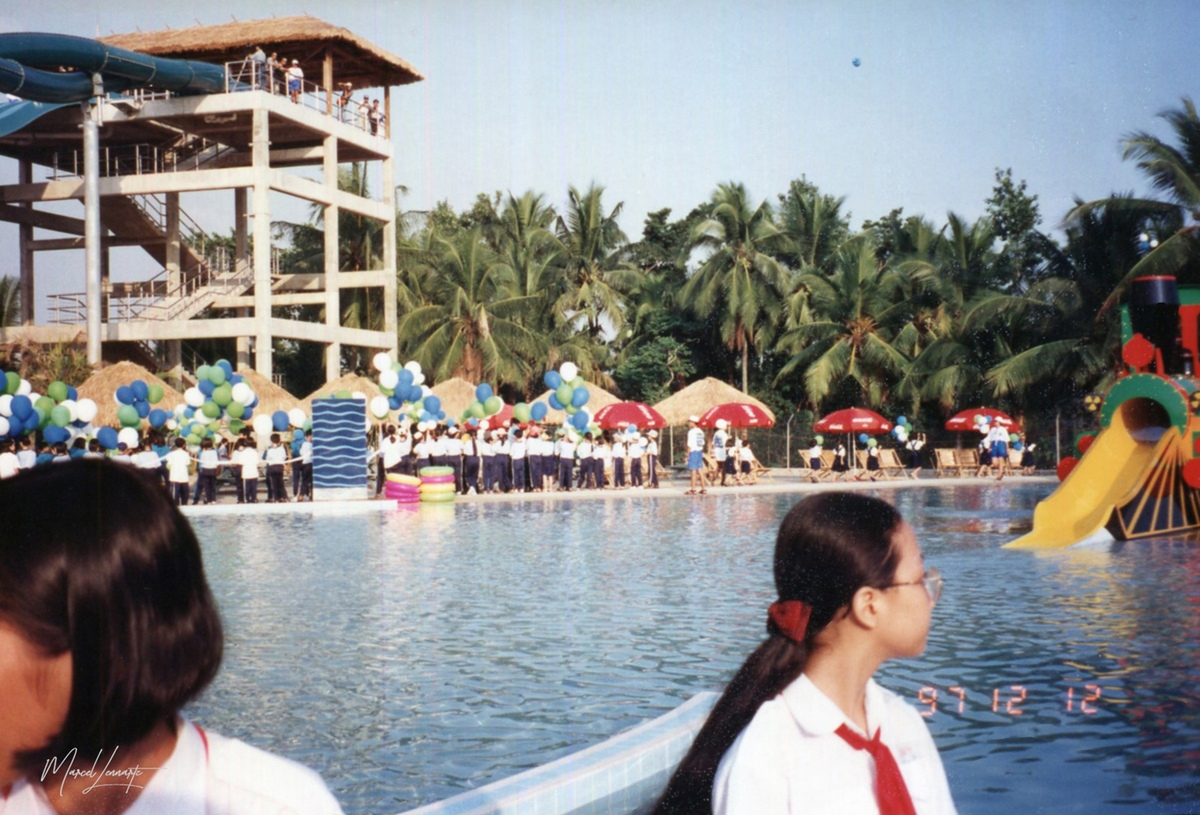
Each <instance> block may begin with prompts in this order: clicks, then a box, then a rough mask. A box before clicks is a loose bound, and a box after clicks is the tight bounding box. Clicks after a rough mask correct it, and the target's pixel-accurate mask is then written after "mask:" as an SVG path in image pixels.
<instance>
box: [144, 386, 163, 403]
mask: <svg viewBox="0 0 1200 815" xmlns="http://www.w3.org/2000/svg"><path fill="white" fill-rule="evenodd" d="M149 391H150V393H148V394H146V401H147V402H149V403H150V404H152V405H156V404H158V403H159V402H161V401H162V398H163V389H162V385H151V386H150V388H149Z"/></svg>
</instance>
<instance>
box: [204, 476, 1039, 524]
mask: <svg viewBox="0 0 1200 815" xmlns="http://www.w3.org/2000/svg"><path fill="white" fill-rule="evenodd" d="M804 472H805V471H804V470H800V469H797V470H791V471H789V470H783V469H779V470H772V471H771V477H770V478H769V479H764V480H760V481H759V483H757V484H753V485H747V486H742V487H732V486H729V487H709V488H708V494H707V495H688V494H687V489H688V480H687V473H686V472H684V473H683V474H681V475H674V476H673V477H672V480H673V482H674V483H673V485H668V484H666V483H664V484H663V485H662V486H661V487H660V488H659V489H655V490H651V489H632V488H631V489H625V490H613V489H605V490H576V489H572V490H571V491H570V492H511V493H499V494H491V495H467V496H460V497H459V498H458V499H456V501H455V502H454V504H439V505H437V506H443V507H444V506H453V505H455V504H493V503H496V504H520V503H538V504H542V503H544V502H546V501H597V500H609V501H637V500H640V499H643V498H656V499H657V498H671V499H680V500H689V501H709V500H713V499H720V498H725V497H729V496H738V495H774V494H778V493H807V492H817V491H822V490H889V489H907V488H912V489H922V488H925V487H962V486H975V487H993V488H995V489H1003V488H1005V487H1007V486H1010V485H1012V484H1057V483H1058V478H1057V477H1055V476H1054V475H1053V474H1051V473H1048V472H1047V473H1045V474H1039V475H1032V476H1026V475H1016V476H1011V475H1010V476H1007V477H1006V478H1005V479H1004V480H1003V481H996V479H994V478H974V477H971V478H937V477H936V476H935V475H934V474H933V472H932V471H930V472H929V474H928V477H926V476H925V474H924V473H922V474H921V477H919V478H917V479H911V478H903V479H893V480H890V481H884V480H879V481H868V480H863V481H855V480H853V479H850V480H848V481H824V482H820V483H816V484H814V483H813V482H811V481H809V480H808V479H807V478H805V477H804V476H803V473H804ZM259 494H260V495H261V494H262V492H261V489H260V493H259ZM365 494H366V491H365V490H364V495H365ZM410 506H411V505H410ZM395 507H396V502H395V501H390V500H386V499H383V498H381V499H380V500H377V501H376V500H366V499H364V500H361V501H345V500H342V501H317V502H315V503H308V502H302V503H295V502H293V503H287V504H266V503H259V504H238V503H237V502H236V500H235V499H234V497H233V495H232V494H221V495H219V496H218V498H217V502H216V503H215V504H211V505H208V506H203V505H201V506H187V507H184V508H183V511H184V514H185V515H226V514H232V513H239V514H240V513H246V514H255V515H267V514H277V513H294V512H305V513H313V514H341V513H356V512H373V511H384V510H390V509H395Z"/></svg>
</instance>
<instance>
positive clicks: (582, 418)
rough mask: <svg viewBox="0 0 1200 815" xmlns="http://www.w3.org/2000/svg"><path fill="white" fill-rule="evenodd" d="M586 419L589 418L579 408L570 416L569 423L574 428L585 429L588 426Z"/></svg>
mask: <svg viewBox="0 0 1200 815" xmlns="http://www.w3.org/2000/svg"><path fill="white" fill-rule="evenodd" d="M588 419H589V416H588V415H587V414H586V413H584V412H583V411H582V410H581V411H579V412H578V413H576V414H575V415H574V416H572V417H571V419H570V421H571V425H572V426H573V427H574V428H575V429H576V430H586V429H587V426H588Z"/></svg>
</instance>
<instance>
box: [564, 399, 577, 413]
mask: <svg viewBox="0 0 1200 815" xmlns="http://www.w3.org/2000/svg"><path fill="white" fill-rule="evenodd" d="M563 410H565V411H566V412H567V415H568V416H574V415H575V414H576V413H578V412H579V408H577V407H575V406H574V405H572V404H571V403H570V402H568V403H567V404H565V405H563Z"/></svg>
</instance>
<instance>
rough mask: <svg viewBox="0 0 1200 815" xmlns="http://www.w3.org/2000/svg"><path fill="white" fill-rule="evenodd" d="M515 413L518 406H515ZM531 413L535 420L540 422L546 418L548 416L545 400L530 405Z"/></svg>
mask: <svg viewBox="0 0 1200 815" xmlns="http://www.w3.org/2000/svg"><path fill="white" fill-rule="evenodd" d="M513 413H514V415H515V414H516V408H513ZM529 415H530V417H531V418H532V419H533V420H534V421H535V422H540V421H541V420H542V419H545V418H546V403H545V402H534V403H533V404H532V405H530V407H529Z"/></svg>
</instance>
